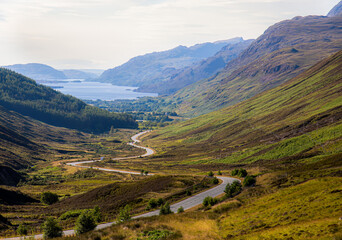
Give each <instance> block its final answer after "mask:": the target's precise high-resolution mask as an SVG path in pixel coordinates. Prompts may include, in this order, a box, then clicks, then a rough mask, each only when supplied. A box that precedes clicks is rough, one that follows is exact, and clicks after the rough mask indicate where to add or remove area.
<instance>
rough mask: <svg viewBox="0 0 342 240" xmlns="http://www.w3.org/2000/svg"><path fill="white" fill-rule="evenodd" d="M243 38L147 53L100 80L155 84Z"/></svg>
mask: <svg viewBox="0 0 342 240" xmlns="http://www.w3.org/2000/svg"><path fill="white" fill-rule="evenodd" d="M242 41H243V39H242V38H233V39H230V40H226V41H218V42H214V43H202V44H197V45H194V46H191V47H185V46H178V47H176V48H173V49H171V50H168V51H163V52H154V53H149V54H145V55H142V56H138V57H135V58H132V59H130V60H129V61H128V62H126V63H125V64H123V65H121V66H118V67H115V68H112V69H109V70H106V71H104V72H103V73H102V75H101V76H100V78H99V79H98V80H99V81H101V82H110V83H112V84H114V85H121V86H135V87H139V86H142V85H147V84H154V83H157V82H160V81H162V80H163V79H167V78H168V77H169V76H171V75H172V74H173V73H174V72H175V71H176V70H177V69H181V68H184V67H186V66H191V65H192V64H194V63H196V62H199V61H201V60H203V59H206V58H208V57H211V56H213V55H214V54H215V53H217V52H218V51H219V50H221V48H222V47H224V46H226V45H227V44H231V43H238V42H242Z"/></svg>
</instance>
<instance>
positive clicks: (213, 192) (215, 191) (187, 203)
mask: <svg viewBox="0 0 342 240" xmlns="http://www.w3.org/2000/svg"><path fill="white" fill-rule="evenodd" d="M147 132H149V131H145V132H141V133H138V134H136V135H134V136H133V137H131V139H132V141H133V142H131V143H128V144H129V145H131V146H134V147H137V148H141V149H145V150H146V153H145V154H144V155H141V156H133V157H122V158H114V159H113V160H123V159H131V158H137V157H147V156H150V155H153V154H154V153H155V151H154V150H153V149H151V148H148V147H142V146H139V145H137V143H139V142H140V140H139V139H138V138H139V137H140V136H142V135H144V134H145V133H147ZM102 160H103V157H102V158H100V160H90V161H80V162H71V163H67V165H69V166H74V167H81V168H93V169H98V170H102V171H108V172H119V173H128V174H141V173H140V172H134V171H124V170H118V169H110V168H100V167H89V166H84V165H81V164H86V163H93V162H98V161H102ZM148 175H153V174H152V173H149V174H148ZM217 178H219V179H220V180H222V182H221V183H220V184H219V185H218V186H216V187H214V188H211V189H209V190H207V191H204V192H201V193H199V194H196V195H194V196H192V197H189V198H187V199H185V200H182V201H180V202H177V203H174V204H172V205H171V206H170V208H171V211H173V212H177V210H178V208H179V207H183V208H184V210H187V209H190V208H193V207H195V206H197V205H200V204H202V202H203V200H204V198H206V197H207V196H211V197H217V196H219V195H221V194H222V193H223V192H224V189H225V187H226V185H227V184H228V183H232V182H233V181H240V180H238V179H236V178H231V177H217ZM156 215H159V210H155V211H152V212H148V213H144V214H140V215H137V216H134V217H132V218H133V219H137V218H143V217H151V216H156ZM115 223H116V222H109V223H103V224H99V225H98V226H97V227H96V230H98V229H103V228H107V227H110V226H111V225H113V224H115ZM63 234H64V236H70V235H75V231H74V230H65V231H63ZM31 237H34V239H42V238H43V235H42V234H38V235H34V236H31ZM5 239H6V240H20V239H21V238H20V237H14V238H5Z"/></svg>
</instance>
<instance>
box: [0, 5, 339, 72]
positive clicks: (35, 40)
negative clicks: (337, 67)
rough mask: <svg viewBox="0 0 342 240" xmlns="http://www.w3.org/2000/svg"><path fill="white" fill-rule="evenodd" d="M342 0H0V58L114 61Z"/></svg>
mask: <svg viewBox="0 0 342 240" xmlns="http://www.w3.org/2000/svg"><path fill="white" fill-rule="evenodd" d="M339 1H340V0H0V36H1V37H0V52H1V54H0V65H9V64H14V63H29V62H39V63H45V64H49V65H51V66H53V67H55V68H103V69H106V68H112V67H114V66H117V65H120V64H122V63H124V62H126V61H127V60H129V59H130V58H131V57H134V56H137V55H141V54H145V53H148V52H153V51H162V50H167V49H170V48H173V47H176V46H178V45H185V46H190V45H193V44H196V43H201V42H210V41H217V40H223V39H229V38H233V37H237V36H241V37H243V38H245V39H248V38H257V37H258V36H259V35H260V34H262V33H263V32H264V31H265V30H266V29H267V27H269V26H270V25H272V24H274V23H276V22H278V21H281V20H285V19H290V18H293V17H295V16H306V15H326V14H327V13H328V11H329V10H330V9H331V8H332V7H333V6H334V5H336V4H337V3H338V2H339Z"/></svg>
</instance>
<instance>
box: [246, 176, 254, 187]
mask: <svg viewBox="0 0 342 240" xmlns="http://www.w3.org/2000/svg"><path fill="white" fill-rule="evenodd" d="M255 183H256V179H255V177H254V176H247V177H245V179H244V180H243V186H252V185H254V184H255Z"/></svg>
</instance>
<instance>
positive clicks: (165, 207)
mask: <svg viewBox="0 0 342 240" xmlns="http://www.w3.org/2000/svg"><path fill="white" fill-rule="evenodd" d="M170 213H172V211H171V208H170V204H169V203H168V202H166V203H165V204H164V205H162V206H161V208H160V212H159V215H167V214H170Z"/></svg>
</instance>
